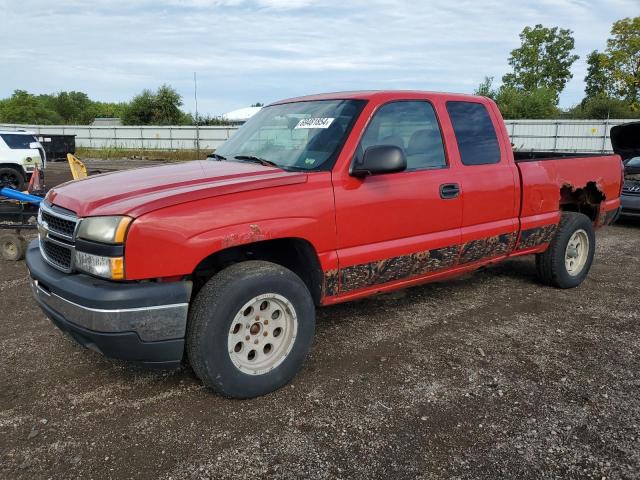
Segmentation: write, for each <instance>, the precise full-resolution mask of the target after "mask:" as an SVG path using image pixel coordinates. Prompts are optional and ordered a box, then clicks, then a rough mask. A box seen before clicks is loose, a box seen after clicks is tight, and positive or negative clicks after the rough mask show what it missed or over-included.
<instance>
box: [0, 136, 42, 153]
mask: <svg viewBox="0 0 640 480" xmlns="http://www.w3.org/2000/svg"><path fill="white" fill-rule="evenodd" d="M0 137H2V140H4V143H6V144H7V146H8V147H9V148H10V149H12V150H26V149H28V148H29V144H30V143H31V142H35V141H36V139H35V138H34V137H33V135H22V134H18V133H3V134H2V135H0Z"/></svg>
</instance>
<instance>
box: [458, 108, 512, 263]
mask: <svg viewBox="0 0 640 480" xmlns="http://www.w3.org/2000/svg"><path fill="white" fill-rule="evenodd" d="M447 112H448V113H449V120H450V121H451V125H452V128H453V132H454V142H453V143H454V145H452V148H451V151H452V156H456V160H458V161H459V164H460V172H461V188H462V191H463V197H464V204H463V211H462V231H461V240H462V247H461V251H460V259H459V264H460V265H464V264H470V263H473V262H479V261H486V260H488V259H491V258H494V257H500V256H503V255H505V254H507V253H509V252H510V251H511V250H512V249H513V247H514V246H515V242H516V239H517V236H518V228H519V220H518V215H519V206H520V179H519V176H518V171H517V167H516V165H515V163H514V161H513V153H512V151H511V145H510V143H509V142H508V139H507V136H506V131H505V129H504V124H503V123H502V118H501V117H500V115H499V113H498V112H497V108H496V109H495V111H494V109H493V108H492V104H490V103H489V102H488V101H486V100H483V99H469V100H465V101H460V100H454V101H452V100H449V101H447ZM501 127H502V128H501ZM456 150H457V151H456Z"/></svg>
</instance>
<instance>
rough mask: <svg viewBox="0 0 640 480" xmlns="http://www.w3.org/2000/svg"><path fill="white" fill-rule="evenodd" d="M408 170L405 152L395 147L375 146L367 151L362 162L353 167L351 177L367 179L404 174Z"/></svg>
mask: <svg viewBox="0 0 640 480" xmlns="http://www.w3.org/2000/svg"><path fill="white" fill-rule="evenodd" d="M406 168H407V159H406V157H405V155H404V150H402V149H401V148H400V147H397V146H395V145H374V146H373V147H369V148H367V149H366V150H365V152H364V155H363V157H362V161H361V162H358V163H354V164H353V166H352V167H351V176H353V177H366V176H368V175H379V174H381V173H395V172H402V171H403V170H406Z"/></svg>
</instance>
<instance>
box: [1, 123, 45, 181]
mask: <svg viewBox="0 0 640 480" xmlns="http://www.w3.org/2000/svg"><path fill="white" fill-rule="evenodd" d="M46 163H47V159H46V155H45V153H44V148H43V147H42V145H41V144H40V142H38V140H37V139H36V137H35V136H34V134H33V133H32V132H25V131H8V130H0V188H1V187H11V188H15V189H16V190H23V189H24V187H25V184H26V183H27V182H28V181H29V179H30V178H31V175H32V174H33V172H34V170H35V169H36V167H38V168H42V169H44V168H45V166H46Z"/></svg>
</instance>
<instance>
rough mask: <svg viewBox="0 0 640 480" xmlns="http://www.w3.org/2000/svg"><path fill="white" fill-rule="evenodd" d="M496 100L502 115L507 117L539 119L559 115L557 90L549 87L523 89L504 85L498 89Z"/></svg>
mask: <svg viewBox="0 0 640 480" xmlns="http://www.w3.org/2000/svg"><path fill="white" fill-rule="evenodd" d="M495 101H496V103H497V104H498V108H500V112H502V116H503V117H504V118H506V119H517V118H529V119H538V118H554V117H557V116H558V108H557V107H556V92H555V91H554V90H552V89H550V88H547V87H539V88H535V89H533V90H522V89H519V88H514V87H509V86H504V85H503V86H502V87H501V88H500V90H499V91H498V93H497V95H496V98H495Z"/></svg>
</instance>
